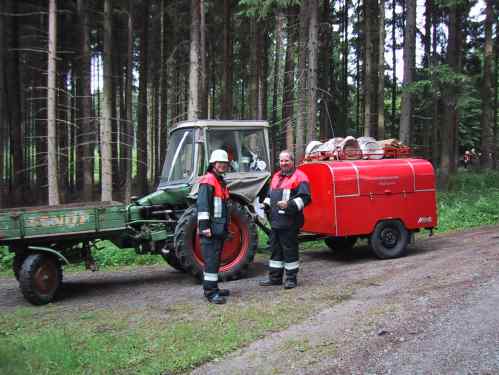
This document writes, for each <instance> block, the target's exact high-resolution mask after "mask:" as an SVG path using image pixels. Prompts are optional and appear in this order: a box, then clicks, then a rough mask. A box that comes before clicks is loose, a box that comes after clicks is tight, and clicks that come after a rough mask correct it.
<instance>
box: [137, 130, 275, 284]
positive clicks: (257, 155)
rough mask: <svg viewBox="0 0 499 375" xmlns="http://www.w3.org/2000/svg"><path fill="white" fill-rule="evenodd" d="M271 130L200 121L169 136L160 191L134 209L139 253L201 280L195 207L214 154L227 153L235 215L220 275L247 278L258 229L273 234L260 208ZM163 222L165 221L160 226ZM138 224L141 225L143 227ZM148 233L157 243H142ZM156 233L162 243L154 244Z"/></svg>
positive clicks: (267, 173) (201, 265)
mask: <svg viewBox="0 0 499 375" xmlns="http://www.w3.org/2000/svg"><path fill="white" fill-rule="evenodd" d="M268 128H269V125H268V123H267V122H265V121H218V120H199V121H187V122H182V123H180V124H178V125H177V126H176V128H175V129H174V130H172V131H171V132H170V135H169V143H168V148H167V150H168V151H167V155H166V159H165V164H164V168H163V171H162V175H161V180H160V182H159V185H158V188H157V191H156V192H154V193H152V194H149V195H147V196H145V197H143V198H140V199H137V200H134V201H133V202H132V204H131V205H130V206H129V209H128V211H129V214H130V218H129V219H130V227H131V228H135V230H136V231H137V233H139V235H135V236H132V238H136V239H139V240H138V241H136V243H135V245H136V247H137V248H138V251H159V252H160V253H161V255H162V256H163V257H164V259H165V260H166V261H167V262H168V264H170V265H171V266H172V267H174V268H176V269H177V270H181V271H185V272H188V273H190V274H192V275H193V276H195V277H198V278H199V277H200V276H201V275H202V270H203V256H202V254H201V247H200V242H199V237H198V235H197V212H196V207H195V199H196V195H197V189H198V180H199V178H200V177H201V176H202V175H204V174H205V172H206V169H207V167H208V159H209V155H210V153H211V152H212V151H213V150H215V149H224V150H225V151H227V153H228V155H229V160H230V163H229V170H228V172H227V173H226V175H225V180H226V181H227V184H228V186H229V190H230V194H231V199H230V203H229V207H230V212H231V214H230V224H229V238H228V239H227V240H226V241H225V244H224V248H223V251H222V256H221V266H220V270H219V273H220V277H221V278H222V279H224V280H230V279H235V278H239V277H241V276H242V275H243V274H244V272H245V271H246V269H247V268H248V266H249V264H250V263H251V262H252V261H253V258H254V255H255V251H256V248H257V245H258V237H257V229H256V227H257V226H260V227H261V228H262V229H263V230H264V231H267V229H266V227H265V226H264V224H263V223H262V222H261V221H260V216H259V215H258V209H257V208H256V206H257V205H258V200H259V199H260V197H261V196H262V195H264V194H265V193H266V186H267V182H268V180H269V178H270V174H271V168H270V167H271V165H270V152H269V147H268V145H269V135H268ZM255 203H256V204H255ZM144 219H146V220H147V219H150V220H151V223H153V224H152V225H151V224H149V223H146V222H144ZM158 219H159V220H161V222H157V223H156V224H154V220H158ZM134 222H137V223H141V228H137V226H136V225H134ZM143 230H145V231H147V232H151V233H152V235H151V236H150V237H151V238H152V239H153V241H150V242H144V241H143V240H142V238H143V237H144V236H141V235H140V232H141V231H143ZM154 233H157V234H158V239H159V240H157V241H155V240H154ZM148 236H149V235H148ZM148 236H145V237H148ZM162 237H164V238H162ZM144 246H146V247H147V248H144Z"/></svg>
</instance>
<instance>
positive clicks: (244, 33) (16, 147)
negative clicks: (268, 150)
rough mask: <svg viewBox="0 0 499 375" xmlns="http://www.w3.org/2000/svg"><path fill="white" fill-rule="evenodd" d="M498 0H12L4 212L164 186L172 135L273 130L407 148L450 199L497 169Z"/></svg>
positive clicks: (1, 120)
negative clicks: (181, 130) (250, 126)
mask: <svg viewBox="0 0 499 375" xmlns="http://www.w3.org/2000/svg"><path fill="white" fill-rule="evenodd" d="M498 8H499V3H498V2H495V1H493V0H482V1H472V0H418V1H416V0H336V1H335V0H301V1H300V0H239V1H236V0H218V1H215V0H190V1H180V0H64V1H61V0H59V1H56V0H1V1H0V182H1V185H0V207H12V206H19V205H39V204H58V203H66V202H74V201H92V200H111V199H114V200H123V201H126V200H128V199H129V197H130V195H141V194H144V193H147V192H149V191H151V190H152V189H154V188H155V184H156V183H157V181H158V178H159V175H160V174H161V167H162V163H163V160H164V156H165V153H166V144H167V135H168V130H169V129H170V128H172V127H174V126H175V124H176V123H177V122H179V121H182V120H186V119H196V118H212V119H266V120H268V121H269V122H270V124H271V126H272V128H271V135H272V136H271V143H272V150H273V152H275V151H276V150H280V149H283V148H288V149H291V150H293V151H294V152H295V154H296V157H297V159H300V158H301V157H302V156H303V152H304V149H305V146H306V144H307V143H308V142H309V141H311V140H317V139H327V138H331V137H333V136H345V135H353V136H361V135H369V136H374V137H375V138H377V139H386V138H398V139H400V140H401V141H402V142H404V143H406V144H408V145H411V146H413V147H414V148H415V149H417V150H419V151H420V153H421V154H423V155H424V156H425V157H426V158H428V159H429V160H431V161H432V162H433V163H434V166H435V167H436V168H437V169H438V176H439V185H440V188H441V189H446V188H447V187H448V185H449V177H450V176H452V174H454V173H455V172H456V170H457V167H458V165H459V160H460V158H462V155H463V153H464V151H465V150H469V149H471V148H475V149H476V150H477V155H480V156H479V157H478V158H477V159H476V160H475V161H474V163H475V164H476V165H479V166H480V167H481V168H484V169H486V168H495V167H496V160H495V158H496V154H497V151H498V136H497V127H498V126H497V122H498V121H497V119H498V113H497V108H498V89H497V88H498V68H499V59H498V56H499V38H498V32H497V30H498V26H499V18H498V17H497V14H498Z"/></svg>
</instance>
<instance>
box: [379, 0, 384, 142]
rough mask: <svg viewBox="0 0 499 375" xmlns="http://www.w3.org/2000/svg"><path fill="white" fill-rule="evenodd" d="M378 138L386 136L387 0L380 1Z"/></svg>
mask: <svg viewBox="0 0 499 375" xmlns="http://www.w3.org/2000/svg"><path fill="white" fill-rule="evenodd" d="M378 31H379V40H378V139H384V138H385V0H380V1H379V26H378Z"/></svg>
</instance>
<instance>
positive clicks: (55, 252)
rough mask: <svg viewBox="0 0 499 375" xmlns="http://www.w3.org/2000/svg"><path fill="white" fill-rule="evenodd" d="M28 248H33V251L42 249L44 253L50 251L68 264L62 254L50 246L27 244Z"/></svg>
mask: <svg viewBox="0 0 499 375" xmlns="http://www.w3.org/2000/svg"><path fill="white" fill-rule="evenodd" d="M28 249H29V250H33V251H34V252H39V251H42V252H44V253H50V254H54V255H55V256H56V257H57V258H59V259H60V260H62V261H63V262H64V263H65V264H69V261H68V260H67V259H66V257H65V256H64V255H62V254H61V253H60V252H58V251H56V250H54V249H51V248H50V247H44V246H28Z"/></svg>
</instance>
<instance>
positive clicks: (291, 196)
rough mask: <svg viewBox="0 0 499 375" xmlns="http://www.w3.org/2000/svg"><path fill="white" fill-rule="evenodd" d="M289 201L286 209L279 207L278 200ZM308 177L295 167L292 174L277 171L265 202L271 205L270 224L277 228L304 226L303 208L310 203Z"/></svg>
mask: <svg viewBox="0 0 499 375" xmlns="http://www.w3.org/2000/svg"><path fill="white" fill-rule="evenodd" d="M281 200H284V201H288V208H286V209H285V210H282V209H280V208H279V207H277V202H279V201H281ZM310 200H311V195H310V185H309V181H308V177H307V176H306V175H305V173H303V172H302V171H300V170H298V169H295V170H294V171H293V172H291V173H290V174H283V173H282V172H280V171H279V172H277V173H276V174H274V176H273V177H272V181H271V183H270V189H269V193H268V196H267V198H266V199H265V201H264V203H265V204H267V205H270V208H271V212H270V224H271V226H272V228H276V229H287V228H290V229H298V228H301V227H302V226H303V222H304V217H303V208H304V207H305V206H306V205H307V204H309V203H310Z"/></svg>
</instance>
